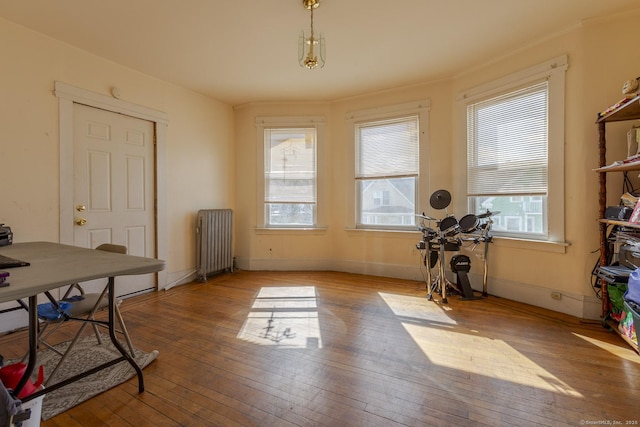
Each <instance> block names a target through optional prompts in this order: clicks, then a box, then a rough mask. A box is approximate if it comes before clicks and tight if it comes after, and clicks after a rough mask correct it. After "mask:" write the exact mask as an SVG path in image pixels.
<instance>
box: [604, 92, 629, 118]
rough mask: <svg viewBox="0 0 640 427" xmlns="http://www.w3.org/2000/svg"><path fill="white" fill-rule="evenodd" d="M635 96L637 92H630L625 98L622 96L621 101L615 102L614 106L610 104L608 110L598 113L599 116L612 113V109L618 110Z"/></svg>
mask: <svg viewBox="0 0 640 427" xmlns="http://www.w3.org/2000/svg"><path fill="white" fill-rule="evenodd" d="M635 97H636V94H635V93H630V94H627V95H625V96H624V98H622V99H621V100H620V101H618V102H616V103H615V104H613V105H612V106H610V107H609V108H607V109H606V110H604V111H602V112H601V113H598V118H600V117H603V116H606V115H607V114H609V113H611V112H612V111H614V110H617V109H618V108H620V107H622V106H623V105H625V104H628V103H629V102H630V101H631V100H632V99H634V98H635Z"/></svg>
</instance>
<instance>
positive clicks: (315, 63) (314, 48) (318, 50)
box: [298, 0, 324, 70]
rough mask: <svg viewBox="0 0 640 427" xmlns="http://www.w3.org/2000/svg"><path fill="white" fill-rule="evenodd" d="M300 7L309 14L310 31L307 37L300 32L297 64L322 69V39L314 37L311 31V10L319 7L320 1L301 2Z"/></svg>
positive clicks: (306, 0)
mask: <svg viewBox="0 0 640 427" xmlns="http://www.w3.org/2000/svg"><path fill="white" fill-rule="evenodd" d="M302 6H303V7H304V8H305V9H307V10H309V11H310V13H311V31H310V33H309V36H308V37H307V36H306V35H305V33H304V30H303V31H302V34H300V39H299V42H298V62H300V66H301V67H304V68H309V69H310V70H312V69H314V68H316V67H320V68H322V67H324V37H322V35H319V36H316V35H315V33H314V29H313V10H314V9H317V8H318V6H320V0H302Z"/></svg>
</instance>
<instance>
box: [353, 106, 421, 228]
mask: <svg viewBox="0 0 640 427" xmlns="http://www.w3.org/2000/svg"><path fill="white" fill-rule="evenodd" d="M430 109H431V101H430V100H429V99H424V100H419V101H412V102H407V103H403V104H394V105H390V106H383V107H377V108H370V109H366V110H358V111H351V112H348V113H347V114H346V115H345V121H346V123H347V130H348V132H349V136H348V140H349V141H350V149H349V152H348V153H349V154H348V159H347V161H348V168H349V173H348V179H349V183H348V184H347V203H348V206H347V214H348V218H347V220H346V228H347V229H354V230H355V229H358V230H369V231H384V232H407V230H409V227H407V226H402V227H388V226H385V227H376V226H371V225H366V224H362V225H360V226H358V223H359V220H358V206H357V204H358V199H359V197H358V196H357V194H356V192H357V186H358V180H357V179H356V157H355V156H356V139H355V136H356V125H357V124H360V123H366V122H373V121H378V120H388V119H394V118H399V117H404V116H411V115H414V116H417V117H418V128H419V133H418V150H419V153H418V155H419V170H418V176H417V179H416V189H415V191H416V196H415V207H416V212H417V211H418V210H419V209H420V206H422V204H421V202H420V194H421V193H422V191H421V190H420V189H421V188H429V182H428V181H429V175H428V173H427V172H428V162H429V158H428V156H427V153H428V152H429V140H428V135H429V132H428V129H429V110H430Z"/></svg>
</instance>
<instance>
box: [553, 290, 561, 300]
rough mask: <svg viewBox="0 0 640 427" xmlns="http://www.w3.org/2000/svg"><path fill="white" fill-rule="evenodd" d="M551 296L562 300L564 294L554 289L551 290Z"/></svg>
mask: <svg viewBox="0 0 640 427" xmlns="http://www.w3.org/2000/svg"><path fill="white" fill-rule="evenodd" d="M551 298H552V299H557V300H560V299H562V294H561V293H560V292H558V291H552V292H551Z"/></svg>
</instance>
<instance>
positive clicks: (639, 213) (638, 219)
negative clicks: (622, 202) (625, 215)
mask: <svg viewBox="0 0 640 427" xmlns="http://www.w3.org/2000/svg"><path fill="white" fill-rule="evenodd" d="M629 222H633V223H634V224H640V202H637V203H636V206H635V207H634V208H633V212H631V216H630V217H629Z"/></svg>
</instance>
